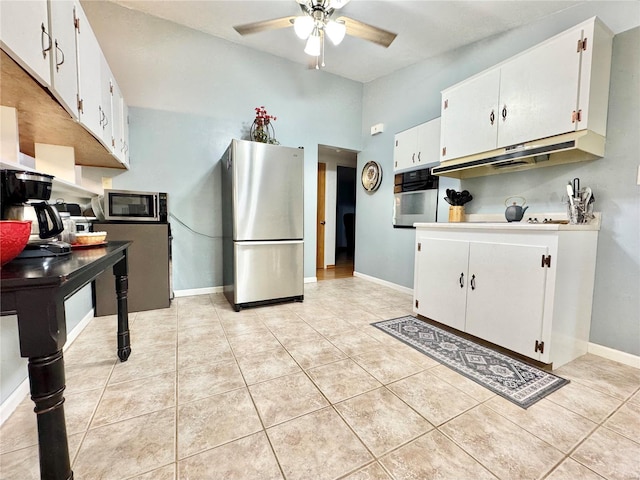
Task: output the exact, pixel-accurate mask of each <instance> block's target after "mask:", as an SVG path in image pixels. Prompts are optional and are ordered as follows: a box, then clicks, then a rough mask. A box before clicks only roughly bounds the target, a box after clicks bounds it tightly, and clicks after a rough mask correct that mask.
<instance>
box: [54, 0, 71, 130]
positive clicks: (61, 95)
mask: <svg viewBox="0 0 640 480" xmlns="http://www.w3.org/2000/svg"><path fill="white" fill-rule="evenodd" d="M49 5H50V11H49V12H50V20H51V33H52V37H53V50H52V54H51V55H52V57H53V59H52V66H51V87H52V93H53V94H54V95H55V97H56V99H57V100H58V101H59V102H60V104H61V105H62V106H63V107H64V109H65V110H66V111H67V112H69V114H71V116H72V117H73V118H75V119H77V118H78V66H77V63H76V33H75V32H76V30H75V8H76V5H75V2H74V1H73V0H55V1H51V2H50V4H49Z"/></svg>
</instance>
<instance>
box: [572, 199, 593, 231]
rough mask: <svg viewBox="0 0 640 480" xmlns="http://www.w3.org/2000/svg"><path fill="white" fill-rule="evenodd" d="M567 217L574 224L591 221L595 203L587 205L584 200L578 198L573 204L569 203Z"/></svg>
mask: <svg viewBox="0 0 640 480" xmlns="http://www.w3.org/2000/svg"><path fill="white" fill-rule="evenodd" d="M567 218H568V219H569V223H571V224H572V225H580V224H584V223H589V221H590V220H591V219H592V218H593V203H588V204H586V205H585V202H584V201H582V200H581V199H579V198H576V199H575V200H574V202H573V205H571V203H568V204H567Z"/></svg>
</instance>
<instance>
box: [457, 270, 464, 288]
mask: <svg viewBox="0 0 640 480" xmlns="http://www.w3.org/2000/svg"><path fill="white" fill-rule="evenodd" d="M458 282H460V288H464V272H463V273H461V274H460V278H459V279H458Z"/></svg>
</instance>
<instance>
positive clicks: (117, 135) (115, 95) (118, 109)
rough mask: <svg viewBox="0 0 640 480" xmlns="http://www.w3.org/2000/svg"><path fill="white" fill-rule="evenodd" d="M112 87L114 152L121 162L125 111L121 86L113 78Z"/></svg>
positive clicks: (122, 159) (122, 157)
mask: <svg viewBox="0 0 640 480" xmlns="http://www.w3.org/2000/svg"><path fill="white" fill-rule="evenodd" d="M111 86H112V89H111V119H112V122H113V128H112V134H113V140H112V144H113V154H114V155H115V156H116V158H117V159H118V160H120V162H124V132H123V125H122V122H123V117H122V115H123V112H122V94H121V93H120V88H119V87H118V84H117V83H116V82H115V79H112V84H111Z"/></svg>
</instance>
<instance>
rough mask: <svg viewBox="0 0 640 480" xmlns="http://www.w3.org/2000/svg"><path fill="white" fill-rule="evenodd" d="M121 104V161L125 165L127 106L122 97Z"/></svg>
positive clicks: (127, 140)
mask: <svg viewBox="0 0 640 480" xmlns="http://www.w3.org/2000/svg"><path fill="white" fill-rule="evenodd" d="M121 100H122V102H121V106H122V162H123V163H124V165H126V166H127V167H128V166H129V107H128V106H127V103H126V102H125V101H124V97H122V98H121Z"/></svg>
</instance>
